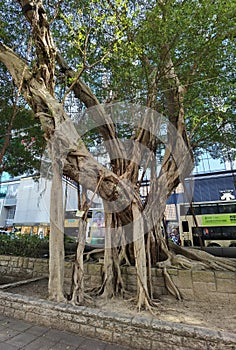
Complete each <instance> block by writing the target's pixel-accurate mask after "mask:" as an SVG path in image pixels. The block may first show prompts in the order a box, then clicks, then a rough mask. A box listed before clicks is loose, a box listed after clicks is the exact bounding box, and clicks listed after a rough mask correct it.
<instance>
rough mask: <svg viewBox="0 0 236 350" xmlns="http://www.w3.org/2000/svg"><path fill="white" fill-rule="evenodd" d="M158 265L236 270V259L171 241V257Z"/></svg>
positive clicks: (195, 268)
mask: <svg viewBox="0 0 236 350" xmlns="http://www.w3.org/2000/svg"><path fill="white" fill-rule="evenodd" d="M157 266H158V267H164V266H165V267H173V268H180V269H181V268H182V269H194V270H209V269H210V270H215V271H233V272H235V271H236V259H232V258H222V257H217V256H214V255H212V254H209V253H207V252H205V251H203V250H201V249H193V248H189V247H188V248H185V247H180V246H177V245H175V244H174V243H172V242H170V255H169V259H168V260H166V261H163V262H160V263H157Z"/></svg>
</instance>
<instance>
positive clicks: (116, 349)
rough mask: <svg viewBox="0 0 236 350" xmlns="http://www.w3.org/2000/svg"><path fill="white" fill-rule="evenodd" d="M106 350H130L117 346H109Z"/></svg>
mask: <svg viewBox="0 0 236 350" xmlns="http://www.w3.org/2000/svg"><path fill="white" fill-rule="evenodd" d="M105 350H128V348H124V347H123V346H120V345H116V344H108V345H106V347H105Z"/></svg>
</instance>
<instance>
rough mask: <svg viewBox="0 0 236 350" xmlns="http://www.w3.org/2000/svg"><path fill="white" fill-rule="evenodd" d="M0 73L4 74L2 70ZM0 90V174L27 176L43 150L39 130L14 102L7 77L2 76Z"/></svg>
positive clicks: (23, 107)
mask: <svg viewBox="0 0 236 350" xmlns="http://www.w3.org/2000/svg"><path fill="white" fill-rule="evenodd" d="M0 71H1V72H2V73H4V69H3V68H2V67H0ZM0 87H1V96H0V115H1V118H0V128H1V135H0V153H1V161H0V172H3V171H5V172H8V173H9V174H10V175H12V176H16V175H21V174H26V173H27V174H31V173H33V172H35V170H37V169H39V166H40V160H41V154H42V152H43V149H44V144H45V143H44V139H43V133H42V130H41V126H40V124H39V123H38V122H37V121H36V120H35V119H34V117H33V113H32V112H31V110H30V109H29V108H28V107H27V106H26V105H25V103H24V104H23V101H22V100H21V99H19V98H18V96H17V93H16V89H15V88H14V85H13V84H12V80H11V79H10V78H9V77H8V75H7V74H2V78H1V79H0ZM17 99H18V100H19V101H18V103H17ZM16 164H17V166H16Z"/></svg>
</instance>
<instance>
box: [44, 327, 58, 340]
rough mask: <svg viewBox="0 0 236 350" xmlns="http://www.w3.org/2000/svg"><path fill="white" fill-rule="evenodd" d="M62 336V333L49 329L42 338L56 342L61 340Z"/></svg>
mask: <svg viewBox="0 0 236 350" xmlns="http://www.w3.org/2000/svg"><path fill="white" fill-rule="evenodd" d="M62 334H63V332H62V331H59V330H57V329H49V330H48V331H47V332H46V333H44V335H43V336H44V337H46V338H49V339H51V340H55V341H57V342H58V341H59V340H60V339H61V338H62Z"/></svg>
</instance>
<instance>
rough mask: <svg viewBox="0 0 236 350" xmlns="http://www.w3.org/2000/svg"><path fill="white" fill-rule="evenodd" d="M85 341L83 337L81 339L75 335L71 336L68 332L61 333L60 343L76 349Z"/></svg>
mask: <svg viewBox="0 0 236 350" xmlns="http://www.w3.org/2000/svg"><path fill="white" fill-rule="evenodd" d="M85 339H86V338H85V337H82V336H80V335H77V334H71V333H69V332H61V339H60V343H64V344H67V345H73V346H75V347H78V346H79V345H80V344H82V343H83V342H84V341H85Z"/></svg>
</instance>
